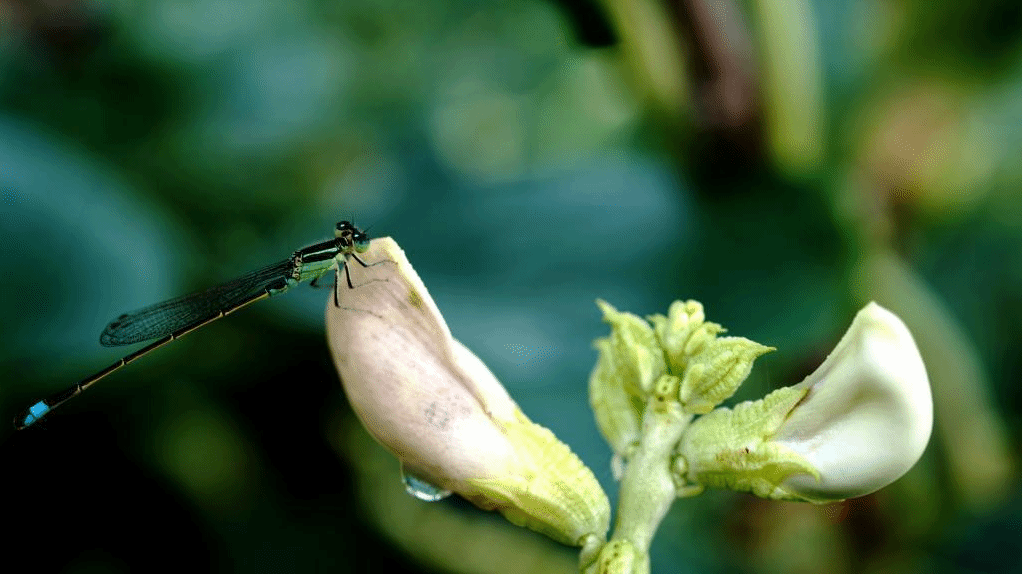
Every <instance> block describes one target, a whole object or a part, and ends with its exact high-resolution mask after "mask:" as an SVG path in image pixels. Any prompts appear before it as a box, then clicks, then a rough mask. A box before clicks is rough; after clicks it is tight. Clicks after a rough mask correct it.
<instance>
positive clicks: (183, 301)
mask: <svg viewBox="0 0 1023 574" xmlns="http://www.w3.org/2000/svg"><path fill="white" fill-rule="evenodd" d="M368 248H369V237H368V236H367V235H366V234H365V233H364V232H363V231H362V230H361V229H359V228H357V227H355V226H354V225H352V224H351V223H349V222H347V221H341V222H339V223H338V224H337V227H336V229H335V230H334V239H331V240H329V241H324V242H322V243H317V244H315V245H310V246H308V247H303V248H302V249H299V250H298V251H296V252H294V253H292V254H291V257H289V258H287V259H285V260H284V261H281V262H279V263H274V264H273V265H268V266H266V267H264V268H262V269H258V270H256V271H253V272H252V273H249V274H247V275H243V276H242V277H239V278H237V279H235V280H234V281H229V282H227V283H224V284H223V285H218V286H216V287H213V288H211V289H207V290H206V291H202V292H199V293H193V294H191V295H185V296H184V297H178V298H177V299H171V300H169V301H164V302H163V303H157V304H155V305H150V306H149V307H145V308H142V309H139V310H137V311H132V312H131V313H125V314H123V315H121V316H120V317H118V318H116V319H114V320H113V321H111V322H110V324H109V325H107V327H106V329H104V330H103V333H102V334H101V335H100V336H99V342H100V344H101V345H103V346H106V347H116V346H120V345H131V344H133V343H141V342H143V341H149V340H151V339H156V338H157V337H159V338H160V339H159V340H158V341H155V342H153V343H151V344H149V345H147V346H145V347H143V348H141V349H139V350H138V351H135V352H134V353H131V354H129V355H126V356H124V357H122V358H121V359H119V360H118V361H117V362H116V363H114V364H112V365H110V366H109V367H107V368H105V369H103V370H102V371H99V372H98V373H96V374H94V375H91V376H89V377H86V378H85V379H83V380H81V381H79V382H77V383H75V384H74V385H73V386H71V387H70V388H68V389H66V390H64V391H62V392H60V393H57V394H55V395H53V396H51V397H49V398H46V399H43V400H41V401H39V402H37V403H35V404H33V405H32V406H30V407H28V408H27V409H25V410H24V411H22V412H21V413H19V414H18V416H17V417H16V418H15V419H14V427H15V428H17V429H19V430H20V429H23V428H25V427H27V426H29V425H31V424H33V423H36V422H38V421H39V419H41V418H43V417H44V416H46V414H47V413H49V412H50V411H52V410H53V409H55V408H57V407H59V406H60V405H62V404H64V403H66V402H67V401H69V400H71V399H72V398H74V397H75V396H78V395H79V394H81V392H82V391H84V390H85V389H87V388H89V387H91V386H92V385H94V384H96V383H97V382H98V381H100V380H101V379H103V378H104V377H106V376H107V375H109V374H111V373H113V372H114V371H117V370H119V369H120V368H122V367H124V366H125V365H127V364H128V363H131V362H132V361H134V360H135V359H138V358H139V357H142V356H143V355H146V354H148V353H149V352H151V351H155V350H156V349H158V348H160V347H162V346H164V345H166V344H167V343H170V342H171V341H173V340H174V339H177V338H180V337H183V336H185V335H187V334H189V333H191V332H192V331H195V330H196V329H198V328H199V327H202V326H204V325H207V324H209V323H212V322H213V321H216V320H217V319H220V318H221V317H224V316H225V315H228V314H230V313H233V312H235V311H237V310H238V309H241V308H242V307H244V306H246V305H248V304H250V303H255V302H256V301H259V300H260V299H265V298H267V297H270V296H272V295H277V294H278V293H283V292H285V291H287V290H288V289H290V288H292V287H294V286H295V285H297V284H299V283H301V282H303V281H310V282H311V283H312V284H315V283H316V280H317V279H319V278H321V277H323V275H325V274H326V273H327V272H329V271H330V270H331V269H334V268H335V267H334V266H335V263H336V265H337V269H338V273H339V274H340V269H341V268H343V269H344V271H345V279H346V281H347V283H348V287H349V288H351V287H352V277H351V274H350V273H349V271H348V265H347V263H348V259H349V258H353V259H355V260H356V261H358V262H359V264H360V265H362V266H363V267H366V263H365V262H363V261H362V260H361V259H359V256H358V255H357V253H363V252H364V251H366V250H367V249H368ZM337 280H340V277H338V279H337ZM336 289H337V286H336V285H335V291H334V299H335V303H336V300H337V290H336Z"/></svg>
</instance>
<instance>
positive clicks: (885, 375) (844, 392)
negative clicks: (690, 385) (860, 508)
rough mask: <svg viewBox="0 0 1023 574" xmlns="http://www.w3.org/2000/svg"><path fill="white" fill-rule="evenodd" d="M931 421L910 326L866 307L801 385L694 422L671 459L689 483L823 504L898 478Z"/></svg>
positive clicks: (927, 391) (925, 383) (928, 394)
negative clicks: (680, 461) (680, 465)
mask: <svg viewBox="0 0 1023 574" xmlns="http://www.w3.org/2000/svg"><path fill="white" fill-rule="evenodd" d="M932 423H933V404H932V402H931V390H930V385H929V384H928V380H927V372H926V370H925V368H924V364H923V359H922V358H921V357H920V352H919V351H918V350H917V347H916V344H915V343H914V341H913V337H912V335H910V333H909V329H907V328H906V325H905V324H904V323H903V322H902V321H901V320H900V319H899V318H898V317H897V316H895V314H893V313H892V312H891V311H888V310H886V309H884V308H882V307H881V306H879V305H877V304H876V303H870V304H869V305H867V306H866V307H864V308H863V309H862V310H861V311H860V312H859V313H858V314H857V315H856V318H855V319H854V320H853V323H852V325H851V326H850V327H849V330H848V331H847V332H846V334H845V335H844V336H843V337H842V339H841V341H839V343H838V346H836V347H835V350H834V351H832V352H831V354H830V355H828V358H827V359H826V360H825V361H824V363H823V364H821V366H820V367H819V368H818V369H817V370H816V371H814V372H813V373H812V374H811V375H810V376H808V377H807V378H806V379H805V380H804V381H803V382H801V383H799V384H798V385H795V386H792V387H786V388H783V389H779V390H777V391H775V392H774V393H771V394H770V395H768V396H767V397H765V398H764V399H762V400H760V401H755V402H744V403H740V404H739V405H736V407H735V408H734V409H717V410H715V411H713V412H711V413H710V414H708V415H706V416H703V417H701V418H699V419H697V420H696V421H695V422H694V423H693V424H692V425H691V426H690V427H689V428H688V429H687V430H686V432H685V434H684V435H683V438H682V442H681V443H680V447H679V454H681V455H682V458H683V460H684V461H685V469H684V475H685V478H686V479H687V480H688V481H689V482H691V483H694V484H696V485H705V486H712V487H718V488H731V489H734V490H745V491H750V492H753V493H754V494H757V495H758V496H763V497H768V498H779V499H790V500H807V501H811V502H831V501H836V500H842V499H845V498H851V497H855V496H863V495H866V494H869V493H871V492H874V491H876V490H878V489H880V488H882V487H884V486H887V485H888V484H891V483H892V482H894V481H895V480H896V479H898V478H899V477H901V476H902V475H903V474H905V473H906V472H907V471H908V470H909V469H910V468H911V467H912V466H913V465H914V464H915V463H916V461H917V460H918V459H919V458H920V455H921V454H922V453H923V450H924V447H926V446H927V442H928V440H929V438H930V434H931V426H932Z"/></svg>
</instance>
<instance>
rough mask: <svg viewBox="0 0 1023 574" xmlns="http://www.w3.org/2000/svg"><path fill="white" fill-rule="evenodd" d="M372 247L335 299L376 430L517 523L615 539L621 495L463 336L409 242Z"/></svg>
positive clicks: (331, 320)
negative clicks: (534, 417)
mask: <svg viewBox="0 0 1023 574" xmlns="http://www.w3.org/2000/svg"><path fill="white" fill-rule="evenodd" d="M360 258H361V259H362V260H363V261H365V262H366V264H367V265H368V266H367V267H363V266H361V265H359V263H358V262H355V261H350V262H349V263H348V266H349V269H348V271H349V272H350V275H351V281H352V285H353V287H352V288H349V287H348V285H347V281H346V280H345V278H344V277H339V278H338V282H337V285H335V293H334V294H333V295H332V296H331V297H330V299H329V301H328V304H327V335H328V340H329V343H330V349H331V352H332V354H333V357H334V362H335V365H336V367H337V370H338V373H339V375H340V376H341V381H342V384H343V386H344V389H345V393H346V394H347V395H348V399H349V401H350V402H351V404H352V408H353V409H354V410H355V413H356V414H357V415H358V417H359V419H360V420H361V421H362V424H363V425H364V426H365V427H366V429H367V430H368V431H369V432H370V434H372V435H373V437H374V438H375V439H376V440H377V441H378V442H380V443H381V444H382V445H383V446H384V447H386V448H387V449H388V450H389V451H391V453H393V454H394V455H395V456H396V457H397V458H398V459H399V460H400V461H401V463H402V465H403V468H404V469H405V470H406V471H407V472H409V473H411V474H412V475H413V476H415V477H417V478H420V479H422V480H424V481H426V482H428V483H430V484H432V485H433V486H435V487H437V488H440V489H444V490H450V491H453V492H456V493H458V494H460V495H461V496H463V497H465V498H466V499H468V500H470V501H472V502H473V503H474V504H476V505H477V506H480V507H481V508H484V509H487V510H491V509H497V510H499V511H500V512H501V513H502V514H504V515H505V517H506V518H508V519H509V520H510V521H511V522H513V523H515V524H518V525H520V526H526V527H528V528H531V529H533V530H537V531H539V532H542V533H544V534H546V535H548V536H550V537H552V538H554V539H556V540H558V541H560V542H563V543H566V544H580V543H581V542H582V540H583V539H584V538H585V537H586V536H587V535H596V536H599V537H600V539H603V537H604V535H605V533H606V532H607V528H608V521H609V515H610V507H609V504H608V500H607V496H606V495H605V494H604V491H603V490H602V489H601V488H600V485H599V484H598V483H597V480H596V478H595V477H594V476H593V473H592V472H591V471H590V470H589V468H587V467H586V466H585V465H584V464H583V463H582V461H580V460H579V458H578V457H576V456H575V455H574V454H573V453H572V451H571V450H569V448H568V446H566V445H565V444H564V443H562V442H560V441H559V440H558V439H557V437H555V436H554V434H553V433H551V432H550V431H549V430H548V429H546V428H544V427H541V426H539V425H537V424H535V423H533V422H531V421H530V420H529V419H528V418H526V416H525V415H524V414H523V413H522V412H521V411H520V410H519V407H518V405H516V404H515V402H514V401H513V400H512V399H511V397H510V396H509V395H508V393H507V392H506V391H505V389H504V387H502V386H501V384H500V383H499V382H498V381H497V379H496V378H495V377H494V375H493V374H492V373H491V372H490V370H489V369H487V367H486V365H484V364H483V362H482V361H480V359H479V358H478V357H476V355H474V354H473V353H472V352H471V351H469V350H468V349H466V348H465V347H464V346H463V345H462V344H461V343H459V342H458V341H456V340H455V339H454V338H452V336H451V333H450V331H449V330H448V327H447V324H446V323H445V322H444V319H443V317H442V316H441V314H440V311H439V310H438V309H437V306H436V305H435V304H434V302H433V299H432V298H431V297H430V294H429V293H428V292H427V290H426V287H425V286H424V285H423V282H422V280H421V279H420V278H419V276H418V275H417V274H416V272H415V271H414V270H413V269H412V267H411V265H409V262H408V259H406V258H405V254H404V252H403V251H402V250H401V248H399V247H398V245H397V244H396V243H395V242H394V241H393V240H392V239H390V238H387V237H385V238H380V239H375V240H373V241H372V242H371V244H370V247H369V249H368V250H367V251H366V252H365V253H363V254H361V255H360ZM344 273H345V271H344V270H342V271H341V274H342V275H344ZM396 479H397V478H396Z"/></svg>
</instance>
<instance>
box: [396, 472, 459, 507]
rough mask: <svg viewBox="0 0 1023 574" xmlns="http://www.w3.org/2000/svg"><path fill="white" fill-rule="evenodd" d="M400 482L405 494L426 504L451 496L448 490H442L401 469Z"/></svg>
mask: <svg viewBox="0 0 1023 574" xmlns="http://www.w3.org/2000/svg"><path fill="white" fill-rule="evenodd" d="M401 480H402V482H404V483H405V492H408V493H409V494H411V495H412V496H414V497H416V498H418V499H419V500H423V501H426V502H437V501H438V500H442V499H445V498H447V497H449V496H451V491H450V490H444V489H443V488H439V487H437V486H434V485H432V484H430V483H429V482H426V481H425V480H423V479H421V478H419V477H417V476H415V475H413V474H412V473H410V472H406V471H405V469H404V468H402V469H401Z"/></svg>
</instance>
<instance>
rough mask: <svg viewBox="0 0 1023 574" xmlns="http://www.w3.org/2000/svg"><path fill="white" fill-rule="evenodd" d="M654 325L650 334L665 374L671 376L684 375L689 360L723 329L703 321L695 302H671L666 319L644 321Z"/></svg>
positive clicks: (700, 311) (653, 316) (652, 317)
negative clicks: (660, 353)
mask: <svg viewBox="0 0 1023 574" xmlns="http://www.w3.org/2000/svg"><path fill="white" fill-rule="evenodd" d="M647 319H649V320H650V322H651V323H653V324H654V332H655V333H656V334H657V339H658V340H659V341H660V342H661V346H662V347H663V348H664V354H665V357H666V358H667V363H668V370H669V372H671V373H672V374H676V375H681V374H682V373H683V372H685V369H686V366H687V365H688V363H689V359H690V358H691V357H692V356H693V355H695V354H696V353H698V352H700V350H701V349H702V348H703V347H704V346H705V345H707V344H708V343H710V342H711V341H713V340H714V337H716V336H717V335H718V334H720V333H724V332H725V328H724V327H722V326H721V325H718V324H717V323H708V322H705V321H704V313H703V305H701V304H700V303H699V302H698V301H693V300H692V299H690V300H689V301H686V302H684V303H683V302H682V301H675V302H674V303H672V304H671V307H669V308H668V316H667V317H665V316H664V315H651V316H649V317H647Z"/></svg>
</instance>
